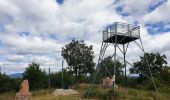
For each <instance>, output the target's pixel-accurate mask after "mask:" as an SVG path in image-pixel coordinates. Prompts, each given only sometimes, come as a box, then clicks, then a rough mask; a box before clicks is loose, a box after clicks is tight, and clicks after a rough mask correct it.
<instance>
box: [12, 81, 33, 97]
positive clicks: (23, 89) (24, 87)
mask: <svg viewBox="0 0 170 100" xmlns="http://www.w3.org/2000/svg"><path fill="white" fill-rule="evenodd" d="M31 98H32V94H31V93H30V92H29V83H28V80H24V81H23V82H22V83H21V85H20V90H19V92H17V93H16V96H15V100H30V99H31Z"/></svg>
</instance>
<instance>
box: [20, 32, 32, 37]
mask: <svg viewBox="0 0 170 100" xmlns="http://www.w3.org/2000/svg"><path fill="white" fill-rule="evenodd" d="M19 35H20V36H22V37H25V36H29V35H30V33H29V32H19Z"/></svg>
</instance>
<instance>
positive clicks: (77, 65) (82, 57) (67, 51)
mask: <svg viewBox="0 0 170 100" xmlns="http://www.w3.org/2000/svg"><path fill="white" fill-rule="evenodd" d="M92 50H93V47H92V46H86V44H85V43H84V41H77V40H75V39H73V40H72V41H71V42H70V43H69V44H67V45H65V47H63V48H62V56H63V57H64V59H65V60H66V61H67V64H68V69H69V70H70V71H71V72H72V73H73V74H74V75H75V76H76V78H77V77H80V76H81V75H84V76H86V75H87V74H92V73H93V71H94V65H95V64H94V62H93V58H94V56H93V54H94V52H93V51H92Z"/></svg>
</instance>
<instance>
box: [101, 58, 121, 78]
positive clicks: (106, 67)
mask: <svg viewBox="0 0 170 100" xmlns="http://www.w3.org/2000/svg"><path fill="white" fill-rule="evenodd" d="M116 62H117V63H116V76H120V75H122V74H123V70H122V68H123V65H122V63H120V62H119V61H118V60H117V61H116ZM98 67H99V69H100V70H101V71H100V74H101V75H102V76H103V77H106V76H107V77H108V76H109V73H110V74H111V75H113V74H114V61H113V60H112V57H111V56H108V57H106V58H104V59H103V60H102V62H101V63H99V66H98ZM108 72H109V73H108Z"/></svg>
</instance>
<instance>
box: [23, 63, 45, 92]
mask: <svg viewBox="0 0 170 100" xmlns="http://www.w3.org/2000/svg"><path fill="white" fill-rule="evenodd" d="M23 78H24V79H28V81H29V86H30V89H42V88H46V87H47V76H46V73H45V71H42V70H41V69H40V65H39V64H36V63H34V62H33V63H32V64H29V66H28V67H27V68H26V71H25V72H24V74H23Z"/></svg>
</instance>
